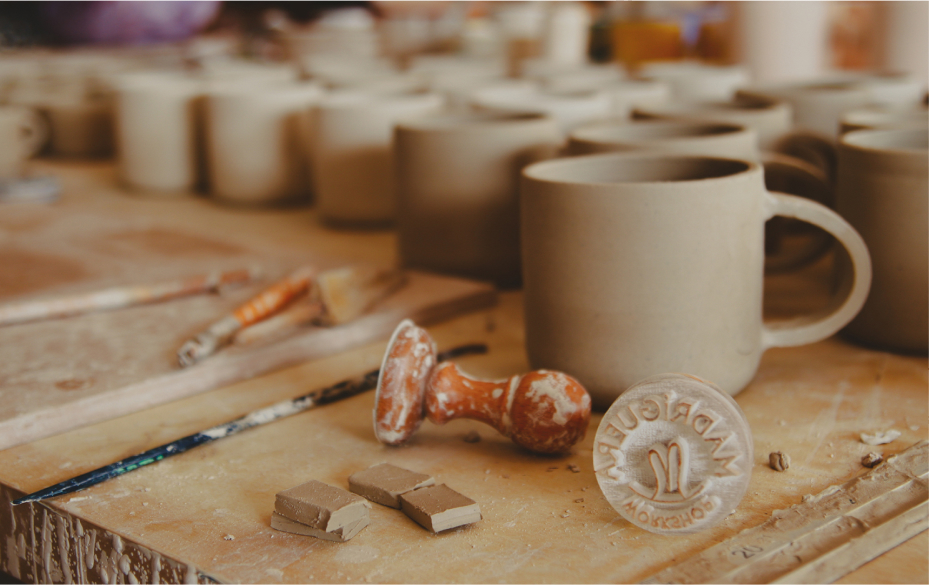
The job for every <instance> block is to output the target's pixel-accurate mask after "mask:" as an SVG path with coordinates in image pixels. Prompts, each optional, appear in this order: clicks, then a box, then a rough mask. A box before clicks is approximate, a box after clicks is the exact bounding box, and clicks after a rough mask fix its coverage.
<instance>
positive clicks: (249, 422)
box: [13, 343, 487, 506]
mask: <svg viewBox="0 0 929 585" xmlns="http://www.w3.org/2000/svg"><path fill="white" fill-rule="evenodd" d="M486 351H487V346H486V345H483V344H477V343H475V344H470V345H462V346H459V347H455V348H452V349H450V350H448V351H444V352H442V353H440V354H439V355H438V358H439V360H448V359H452V358H455V357H459V356H462V355H469V354H477V353H485V352H486ZM378 374H379V370H372V371H370V372H368V373H367V374H365V375H363V376H360V377H358V378H353V379H350V380H344V381H342V382H339V383H338V384H334V385H332V386H329V387H327V388H322V389H320V390H314V391H313V392H310V393H309V394H304V395H303V396H299V397H297V398H294V399H292V400H284V401H282V402H278V403H277V404H272V405H271V406H268V407H266V408H262V409H260V410H256V411H254V412H250V413H249V414H247V415H245V416H243V417H240V418H237V419H235V420H233V421H231V422H228V423H224V424H221V425H216V426H215V427H211V428H209V429H206V430H205V431H200V432H198V433H194V434H192V435H187V436H186V437H182V438H180V439H177V440H175V441H171V442H170V443H166V444H164V445H161V446H159V447H155V448H153V449H149V450H148V451H145V452H144V453H139V454H138V455H133V456H132V457H127V458H125V459H123V460H121V461H117V462H116V463H112V464H110V465H106V466H104V467H100V468H98V469H94V470H93V471H88V472H87V473H84V474H82V475H79V476H77V477H73V478H71V479H67V480H65V481H63V482H61V483H58V484H55V485H53V486H51V487H48V488H45V489H42V490H39V491H37V492H34V493H31V494H29V495H28V496H23V497H22V498H19V499H18V500H15V501H14V502H13V505H14V506H18V505H20V504H26V503H28V502H36V501H39V500H44V499H47V498H51V497H54V496H61V495H64V494H70V493H72V492H76V491H79V490H82V489H85V488H89V487H91V486H94V485H97V484H98V483H102V482H104V481H106V480H108V479H112V478H114V477H119V476H120V475H123V474H125V473H129V472H130V471H135V470H136V469H138V468H140V467H144V466H146V465H151V464H152V463H156V462H158V461H161V460H162V459H165V458H167V457H171V456H172V455H177V454H178V453H183V452H184V451H188V450H190V449H193V448H194V447H197V446H198V445H203V444H204V443H209V442H211V441H215V440H217V439H222V438H224V437H228V436H230V435H234V434H236V433H238V432H240V431H244V430H245V429H250V428H252V427H257V426H258V425H263V424H266V423H269V422H272V421H275V420H278V419H280V418H284V417H285V416H290V415H292V414H297V413H298V412H303V411H305V410H309V409H311V408H313V407H316V406H322V405H324V404H329V403H330V402H336V401H338V400H342V399H343V398H348V397H349V396H354V395H356V394H360V393H361V392H364V391H366V390H371V389H372V388H374V387H375V386H377V377H378Z"/></svg>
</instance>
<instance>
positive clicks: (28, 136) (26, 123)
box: [20, 108, 48, 158]
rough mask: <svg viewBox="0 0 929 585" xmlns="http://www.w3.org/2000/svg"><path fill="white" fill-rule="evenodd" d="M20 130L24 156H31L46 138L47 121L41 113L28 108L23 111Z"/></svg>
mask: <svg viewBox="0 0 929 585" xmlns="http://www.w3.org/2000/svg"><path fill="white" fill-rule="evenodd" d="M20 130H21V131H22V137H23V142H24V143H25V147H26V158H32V157H33V156H34V155H35V154H36V153H37V152H39V150H41V149H42V147H43V146H45V141H46V140H48V122H46V121H45V118H44V117H43V116H42V115H41V114H39V113H38V112H36V111H35V110H33V109H32V108H29V109H28V110H26V112H24V115H23V119H22V125H21V126H20Z"/></svg>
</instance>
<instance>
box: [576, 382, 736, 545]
mask: <svg viewBox="0 0 929 585" xmlns="http://www.w3.org/2000/svg"><path fill="white" fill-rule="evenodd" d="M669 381H672V382H680V380H677V379H676V378H667V377H665V378H662V383H661V384H657V383H652V384H651V386H653V387H652V388H650V387H649V384H645V385H644V386H637V387H633V388H631V389H630V390H629V391H627V392H626V393H624V394H623V395H622V396H621V397H620V398H619V399H617V401H616V402H615V403H614V404H613V406H612V407H611V408H610V409H609V410H608V411H607V413H606V414H605V415H604V417H603V420H602V421H601V423H600V427H599V429H598V431H597V437H596V440H595V443H594V470H595V471H596V474H597V481H598V482H599V484H600V488H601V490H602V491H603V493H604V495H606V497H607V499H608V500H609V501H610V503H611V504H612V505H613V507H614V508H616V510H617V511H618V512H619V513H620V514H621V515H622V516H624V517H625V518H626V519H627V520H629V521H630V522H632V523H634V524H636V525H638V526H640V527H641V528H645V529H647V530H650V531H653V532H661V533H674V532H681V533H684V532H695V531H697V530H701V529H703V528H705V527H707V526H709V525H711V524H713V523H715V522H716V521H718V520H720V519H722V518H723V517H725V515H727V514H728V513H729V512H730V511H731V510H732V509H734V508H735V506H736V505H738V502H739V501H740V500H741V498H742V495H744V492H745V489H746V488H747V486H748V479H749V475H750V469H751V465H752V456H751V437H750V434H748V433H747V431H748V427H747V423H745V421H744V416H743V415H742V413H741V410H739V409H738V406H736V405H735V403H734V402H733V401H732V399H731V398H729V397H728V396H717V395H714V394H713V393H708V394H707V395H706V396H702V395H701V392H702V390H701V391H694V390H693V389H692V388H689V387H688V386H689V385H690V384H692V383H700V381H695V380H693V379H686V380H685V381H684V384H683V387H682V388H677V389H675V388H676V386H681V384H679V383H678V384H676V385H675V384H670V385H669V384H668V382H669ZM669 386H670V387H669ZM655 390H661V391H659V392H655ZM708 390H709V391H711V392H718V391H717V390H715V389H714V388H713V387H708ZM727 402H732V404H728V403H727ZM733 407H734V408H733ZM733 419H735V420H733Z"/></svg>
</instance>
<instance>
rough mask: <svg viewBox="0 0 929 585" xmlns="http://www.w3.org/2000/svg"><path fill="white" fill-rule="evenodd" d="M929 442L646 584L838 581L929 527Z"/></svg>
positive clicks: (779, 513) (808, 498) (782, 512)
mask: <svg viewBox="0 0 929 585" xmlns="http://www.w3.org/2000/svg"><path fill="white" fill-rule="evenodd" d="M927 480H929V442H927V441H920V442H919V443H916V444H915V445H913V446H911V447H910V448H909V449H907V450H906V451H903V452H902V453H900V454H898V455H896V456H894V457H890V458H889V459H887V461H885V462H884V463H882V464H880V465H878V466H876V467H875V468H874V469H872V470H871V471H869V472H868V473H866V474H864V475H862V476H859V477H856V478H854V479H852V480H849V481H847V482H845V483H844V484H842V485H834V486H831V487H828V488H826V489H825V490H823V491H822V492H820V493H819V494H817V495H815V496H804V498H803V501H801V502H800V503H799V504H796V505H794V506H792V507H790V508H788V509H786V510H777V511H775V512H774V513H773V514H772V515H771V518H769V519H768V520H767V521H766V522H764V523H763V524H761V525H759V526H756V527H754V528H748V529H746V530H743V531H742V532H740V533H739V534H737V535H735V536H733V537H732V538H730V539H729V540H727V541H725V542H721V543H719V544H717V545H715V546H712V547H710V548H708V549H706V550H705V551H703V552H701V553H699V554H697V555H694V556H692V557H690V558H689V559H687V560H685V561H684V562H682V563H679V564H677V565H674V566H672V567H669V568H667V569H665V570H663V571H661V572H659V573H657V574H655V575H653V576H652V577H649V578H648V579H646V580H645V581H643V583H831V582H832V581H835V580H836V579H838V578H840V577H841V576H843V575H845V574H847V573H850V572H851V571H854V570H855V569H857V568H858V567H860V566H861V565H863V564H865V563H867V562H868V561H870V560H871V559H874V558H876V557H877V556H879V555H881V554H883V553H884V552H886V551H888V550H890V549H891V548H893V547H895V546H897V545H898V544H900V543H902V542H904V541H906V540H908V539H909V538H911V537H913V536H915V535H917V534H919V533H920V532H922V531H924V530H926V529H927V528H929V516H927V513H929V488H927Z"/></svg>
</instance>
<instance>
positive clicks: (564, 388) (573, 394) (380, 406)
mask: <svg viewBox="0 0 929 585" xmlns="http://www.w3.org/2000/svg"><path fill="white" fill-rule="evenodd" d="M438 361H439V360H437V359H436V353H435V342H433V341H432V337H431V336H430V335H429V333H428V332H426V330H425V329H423V328H421V327H417V326H416V325H415V324H414V323H413V322H412V321H410V320H409V319H404V320H403V321H402V322H401V323H400V324H399V325H398V326H397V328H396V329H395V330H394V333H393V336H392V337H391V338H390V343H389V344H388V346H387V352H386V353H385V354H384V362H383V364H381V371H382V372H383V375H382V376H381V377H380V378H379V379H378V383H377V398H375V406H374V432H375V435H377V438H378V440H379V441H380V442H382V443H385V444H387V445H401V444H403V443H404V442H406V441H407V440H408V439H409V438H410V437H411V436H412V435H413V433H415V432H416V430H417V429H418V428H419V425H420V424H421V423H422V421H423V419H424V418H425V417H428V418H429V420H431V421H432V422H434V423H435V424H438V425H441V424H445V423H446V422H448V421H450V420H452V419H456V418H469V419H472V420H478V421H481V422H483V423H486V424H489V425H490V426H492V427H494V428H495V429H497V430H498V431H499V432H500V433H501V434H503V435H504V436H506V437H509V438H510V439H512V440H513V442H515V443H516V444H517V445H520V446H521V447H524V448H526V449H529V450H531V451H536V452H538V453H564V452H565V451H568V450H569V449H570V448H571V446H572V445H574V444H575V443H577V442H578V441H580V440H581V439H583V438H584V434H585V433H586V432H587V424H588V423H589V422H590V396H589V395H588V394H587V390H585V389H584V387H583V386H581V385H580V383H579V382H578V381H577V380H575V379H574V378H571V377H570V376H567V375H565V374H562V373H561V372H555V371H550V370H536V371H534V372H529V373H528V374H522V375H516V376H511V377H510V378H508V379H506V380H498V381H487V380H477V379H475V378H470V377H468V376H466V375H465V374H463V373H462V372H461V370H459V369H458V366H456V365H455V364H453V363H445V364H441V365H437V362H438Z"/></svg>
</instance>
